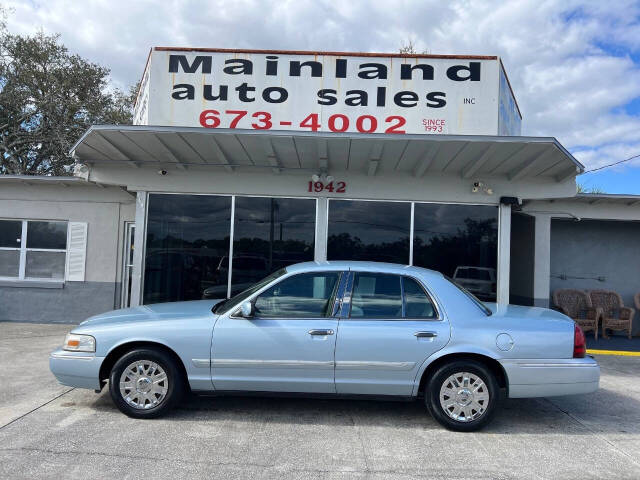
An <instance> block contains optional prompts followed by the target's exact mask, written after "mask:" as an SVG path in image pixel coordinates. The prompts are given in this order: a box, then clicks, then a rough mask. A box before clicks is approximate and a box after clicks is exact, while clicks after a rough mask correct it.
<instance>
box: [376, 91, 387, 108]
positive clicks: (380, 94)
mask: <svg viewBox="0 0 640 480" xmlns="http://www.w3.org/2000/svg"><path fill="white" fill-rule="evenodd" d="M376 97H377V98H376V106H378V107H384V106H385V105H386V104H387V87H378V91H377V92H376Z"/></svg>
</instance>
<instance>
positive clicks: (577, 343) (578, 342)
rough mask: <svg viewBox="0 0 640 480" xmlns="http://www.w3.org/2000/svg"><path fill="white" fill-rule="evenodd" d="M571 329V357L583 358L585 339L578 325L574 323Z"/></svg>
mask: <svg viewBox="0 0 640 480" xmlns="http://www.w3.org/2000/svg"><path fill="white" fill-rule="evenodd" d="M575 325H576V326H575V328H574V329H573V358H584V356H585V354H586V353H587V339H586V338H585V336H584V332H583V331H582V328H580V325H578V324H577V323H576V324H575Z"/></svg>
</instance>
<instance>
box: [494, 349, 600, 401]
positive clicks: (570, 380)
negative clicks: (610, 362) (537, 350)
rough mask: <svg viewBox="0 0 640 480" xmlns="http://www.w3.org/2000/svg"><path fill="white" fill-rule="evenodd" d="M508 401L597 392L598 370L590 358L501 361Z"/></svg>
mask: <svg viewBox="0 0 640 480" xmlns="http://www.w3.org/2000/svg"><path fill="white" fill-rule="evenodd" d="M500 363H501V364H502V366H503V368H504V370H505V372H506V374H507V378H508V381H509V398H527V397H553V396H559V395H577V394H583V393H591V392H595V391H596V390H598V386H599V384H600V367H599V366H598V364H597V362H596V361H595V360H594V359H593V358H591V357H586V358H569V359H544V360H538V359H525V360H501V361H500Z"/></svg>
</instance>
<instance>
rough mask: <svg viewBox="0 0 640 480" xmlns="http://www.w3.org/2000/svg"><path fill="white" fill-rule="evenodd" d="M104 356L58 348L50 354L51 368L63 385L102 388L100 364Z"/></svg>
mask: <svg viewBox="0 0 640 480" xmlns="http://www.w3.org/2000/svg"><path fill="white" fill-rule="evenodd" d="M103 360H104V357H96V356H95V355H94V354H92V353H84V352H67V351H65V350H61V349H59V350H56V351H55V352H52V353H51V355H49V369H50V370H51V373H53V374H54V375H55V377H56V379H57V380H58V382H60V383H61V384H62V385H67V386H69V387H77V388H89V389H91V390H97V389H100V387H101V385H100V378H99V377H100V366H101V365H102V361H103Z"/></svg>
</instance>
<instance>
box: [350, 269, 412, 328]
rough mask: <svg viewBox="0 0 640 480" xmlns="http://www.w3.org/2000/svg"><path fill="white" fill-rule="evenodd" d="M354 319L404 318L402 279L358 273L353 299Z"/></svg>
mask: <svg viewBox="0 0 640 480" xmlns="http://www.w3.org/2000/svg"><path fill="white" fill-rule="evenodd" d="M351 317H352V318H360V317H363V318H402V293H401V289H400V277H399V276H397V275H384V274H377V273H356V274H355V279H354V281H353V294H352V297H351Z"/></svg>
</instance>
